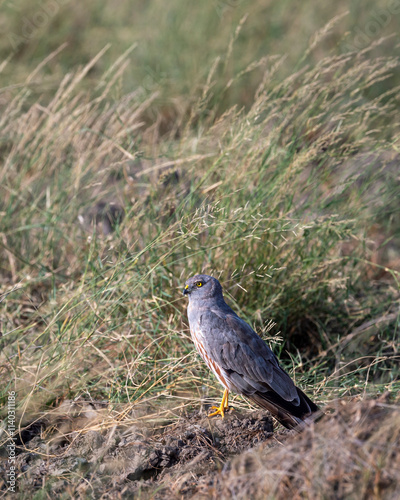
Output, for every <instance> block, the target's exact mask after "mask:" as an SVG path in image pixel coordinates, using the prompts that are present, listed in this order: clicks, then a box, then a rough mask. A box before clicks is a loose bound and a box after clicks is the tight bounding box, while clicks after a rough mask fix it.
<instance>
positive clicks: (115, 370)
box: [0, 50, 398, 420]
mask: <svg viewBox="0 0 400 500" xmlns="http://www.w3.org/2000/svg"><path fill="white" fill-rule="evenodd" d="M101 55H102V54H99V55H98V57H96V58H95V59H93V61H92V62H90V63H89V64H88V65H87V66H85V67H84V68H80V69H78V70H76V71H75V72H73V73H70V74H68V75H66V76H65V78H64V79H63V80H62V81H61V82H60V85H59V88H58V89H57V91H56V92H55V93H54V95H52V97H51V99H50V100H48V99H47V100H46V103H42V102H41V99H38V100H37V101H36V102H34V103H33V104H30V103H29V102H28V101H27V96H28V94H29V78H28V81H27V84H26V86H23V87H22V89H20V90H18V91H17V92H16V94H15V97H14V99H13V100H12V101H11V102H10V103H9V105H8V106H7V108H6V109H5V111H4V113H3V115H2V142H3V145H4V146H3V160H2V161H3V163H2V166H1V179H0V182H1V186H2V199H1V210H2V213H3V227H2V235H1V242H0V244H1V245H2V261H3V265H2V268H1V270H0V272H1V274H2V276H3V283H4V284H6V286H5V287H4V292H7V289H10V288H12V287H14V286H15V285H16V284H18V290H14V291H13V292H12V293H10V294H9V295H7V296H6V298H5V299H4V303H3V313H2V318H3V319H2V323H3V325H2V328H3V330H4V332H5V333H4V334H3V338H2V339H1V343H2V353H1V358H2V376H3V379H4V380H7V381H8V383H6V384H5V386H4V392H3V398H6V395H7V391H8V390H10V389H11V388H12V389H13V390H16V392H17V393H18V404H19V407H20V411H21V412H22V414H23V416H24V419H25V420H27V419H30V418H32V415H35V414H37V413H38V412H40V411H45V409H46V407H48V406H52V405H57V404H58V402H59V401H60V400H62V399H64V398H75V397H78V396H81V395H87V396H88V397H91V398H94V399H105V400H109V401H110V402H112V403H114V404H124V403H127V402H128V403H131V404H135V403H137V402H139V401H143V400H144V399H146V398H153V397H154V396H155V395H160V394H165V395H168V396H174V395H179V394H183V393H184V394H187V392H188V391H191V392H194V393H196V392H197V394H198V395H200V394H201V387H202V386H204V385H206V386H207V385H209V384H210V382H209V381H211V379H210V378H209V377H210V375H209V373H208V371H207V370H206V368H205V367H204V366H203V365H202V364H201V363H200V362H199V360H198V358H197V357H195V356H194V355H192V354H191V353H192V349H193V346H192V344H191V341H190V337H189V333H188V328H187V325H186V323H185V302H184V300H183V299H182V298H181V296H180V288H181V285H182V283H183V281H184V280H185V279H186V278H187V277H188V276H189V275H193V274H195V273H197V272H200V271H203V272H208V273H213V274H214V275H216V276H217V277H219V278H220V279H221V281H222V283H223V285H224V288H225V291H226V294H227V295H228V297H229V299H230V300H231V302H233V304H234V307H235V308H236V310H238V311H239V312H240V314H241V315H242V316H244V317H246V318H247V319H248V320H249V321H250V322H251V323H252V324H253V325H254V326H255V328H256V329H257V330H258V331H259V332H260V333H262V331H263V329H264V325H265V323H266V322H268V321H269V320H270V319H273V320H274V321H276V323H277V329H276V331H274V332H273V333H274V334H276V333H278V331H279V330H280V332H281V336H282V338H284V339H285V342H281V343H280V344H279V347H278V349H276V350H277V351H278V352H279V351H280V355H281V357H282V358H285V357H286V364H287V367H288V369H289V370H291V368H292V367H293V368H295V370H296V376H297V377H298V379H299V380H300V381H301V382H303V383H304V384H305V385H307V386H308V387H309V390H308V392H309V393H310V392H312V388H314V390H315V395H314V396H315V398H316V399H319V400H321V401H324V400H326V399H329V397H330V395H332V393H333V392H334V391H338V390H339V391H340V390H341V391H342V392H346V391H350V390H351V391H356V392H359V391H364V390H368V391H371V392H377V391H380V390H382V387H384V386H385V385H386V384H391V385H390V387H391V388H393V389H394V390H398V386H397V385H396V384H395V380H396V379H397V378H398V367H397V366H398V363H396V360H398V348H397V347H396V345H395V335H396V332H395V327H394V326H393V324H394V323H395V321H396V319H397V316H396V315H395V313H394V312H393V311H391V312H390V318H391V319H390V321H389V322H388V324H387V327H386V328H385V330H384V333H382V336H383V337H384V342H382V341H381V340H379V341H378V340H377V345H378V347H377V351H379V349H381V351H380V352H381V356H380V357H379V358H376V359H379V362H377V361H376V359H375V360H373V359H371V360H369V361H368V363H360V364H358V365H356V366H355V368H354V369H352V370H351V375H352V376H349V375H348V376H346V377H333V374H337V370H338V366H337V365H338V360H337V358H335V356H334V355H333V354H331V353H333V350H334V346H335V345H336V343H337V342H340V339H341V338H342V337H344V336H345V335H348V334H350V335H351V334H352V330H353V329H354V328H355V327H357V326H358V325H361V324H364V323H365V322H366V321H368V320H370V319H371V317H374V316H375V315H376V314H377V311H378V309H379V307H378V306H377V305H376V304H373V301H372V302H371V300H370V298H369V297H368V296H367V294H366V288H365V275H366V271H367V267H368V263H367V259H366V257H367V256H366V250H365V246H364V242H365V235H366V234H368V229H369V227H371V225H372V222H375V215H376V210H375V208H374V206H375V204H376V203H378V200H379V204H380V206H381V205H382V199H385V196H386V193H387V192H389V188H388V186H387V184H386V183H385V181H384V178H383V174H384V172H385V171H386V168H387V163H385V162H378V160H377V164H376V165H375V167H376V168H370V169H369V170H367V171H364V172H363V173H362V176H361V175H360V173H359V172H357V162H358V161H359V158H358V155H359V154H361V153H364V152H366V151H367V152H370V151H372V152H381V151H383V150H384V151H389V152H390V154H392V155H397V153H396V143H395V139H393V138H392V136H391V135H390V134H387V133H384V134H382V133H381V132H380V131H379V130H377V129H375V126H376V124H379V123H383V122H385V121H386V122H387V123H391V127H392V130H393V137H395V133H396V132H397V130H398V128H397V127H398V125H397V123H396V106H397V100H396V95H395V94H394V93H391V92H389V93H385V94H379V93H378V95H377V96H376V97H374V98H373V99H368V98H366V97H365V93H366V92H367V91H368V90H371V88H374V89H375V85H376V82H380V81H382V80H384V79H385V78H388V77H390V75H391V72H392V71H393V70H394V69H395V68H396V67H397V64H398V61H397V60H396V59H395V58H394V57H387V58H376V59H373V58H372V56H371V53H370V51H369V50H364V51H361V52H359V53H346V54H344V55H341V56H331V57H327V58H324V59H322V60H321V61H320V62H319V63H318V64H316V65H315V67H313V68H310V67H307V66H304V67H301V68H299V69H298V70H297V71H296V72H295V73H293V74H292V75H290V76H289V77H287V78H283V79H280V78H279V77H278V76H277V74H276V73H275V71H276V68H277V67H278V64H279V60H278V59H274V60H271V61H270V62H268V61H267V70H266V72H265V74H264V75H263V76H262V78H261V79H260V82H259V86H258V88H257V89H256V91H255V95H254V98H253V103H252V105H251V106H250V107H249V108H248V109H243V110H238V109H236V108H232V109H229V110H227V111H226V112H225V113H224V114H222V115H220V113H219V110H217V109H216V107H217V104H214V105H213V104H212V103H213V79H214V78H216V76H215V75H216V73H215V71H216V69H217V66H218V63H217V65H216V66H215V67H214V68H213V69H212V71H211V72H210V74H209V77H208V79H207V80H206V84H205V85H204V86H203V91H202V94H201V96H200V98H199V99H198V100H197V101H196V104H195V105H193V107H192V109H191V110H190V113H189V115H188V118H187V121H186V122H182V124H181V126H180V127H179V130H178V131H177V130H175V131H174V134H172V135H171V136H164V138H162V137H161V136H162V134H161V133H159V132H160V131H159V129H157V125H155V126H154V125H152V126H148V125H147V122H146V120H144V119H143V114H144V113H145V112H146V111H147V110H148V109H150V108H151V106H152V100H153V98H154V97H155V96H152V97H150V98H148V99H146V100H143V96H142V95H138V94H135V93H133V94H130V95H127V96H126V95H121V94H120V93H119V90H118V89H119V88H120V87H119V82H120V79H121V78H122V74H123V71H124V68H125V59H124V58H121V59H120V60H119V62H118V64H116V65H115V66H114V67H113V70H112V71H108V72H107V73H106V75H105V76H104V78H100V79H99V82H98V85H97V88H96V89H95V90H93V91H83V90H82V87H81V83H82V81H84V80H85V78H86V76H87V74H88V72H89V71H90V69H91V68H93V67H94V65H95V63H96V62H97V61H98V60H99V58H100V57H101ZM54 57H57V54H55V55H54ZM50 59H51V58H49V59H48V60H50ZM255 64H257V63H255ZM41 70H42V68H41V67H40V68H38V70H37V74H39V73H40V71H41ZM230 85H231V80H230V79H229V80H228V81H227V82H226V85H225V86H226V88H229V86H230ZM213 106H214V107H213ZM205 110H206V111H207V112H205ZM177 132H179V134H177ZM177 135H178V136H179V137H178V138H177ZM155 137H156V138H157V140H155V139H154V138H155ZM379 161H380V160H379ZM349 164H352V165H353V169H349V168H348V165H349ZM349 172H350V175H349ZM377 179H378V181H379V185H380V189H379V190H378V191H377V190H374V189H372V186H374V185H375V182H376V181H377ZM357 183H358V184H357ZM360 184H361V189H360V187H359V185H360ZM109 199H111V200H117V201H118V202H119V203H120V204H121V205H122V206H123V207H124V211H125V217H124V220H123V222H121V223H120V224H119V225H117V227H116V230H115V232H114V233H113V234H112V235H110V236H107V237H105V236H102V235H101V234H99V233H98V232H97V230H96V228H95V227H93V232H92V233H91V234H89V233H88V232H86V231H85V229H83V228H82V227H81V226H80V224H79V223H78V216H79V215H81V214H85V213H86V212H88V211H90V210H92V209H93V206H95V205H96V203H98V202H101V201H103V200H109ZM349 242H352V245H351V251H348V252H347V253H345V252H344V245H345V244H349ZM391 273H392V281H390V282H389V284H386V285H382V286H385V293H383V294H382V300H383V305H382V306H381V310H380V312H379V314H382V309H385V307H386V309H388V308H389V303H390V302H391V301H392V300H393V298H396V300H398V289H397V276H398V273H397V271H395V270H393V271H391ZM7 286H8V288H7ZM369 293H375V291H373V292H369ZM378 337H379V335H378ZM382 346H385V347H382ZM387 346H392V350H391V352H390V353H389V354H390V355H383V350H384V348H385V349H386V347H387ZM287 350H289V351H290V352H291V353H292V358H291V359H290V358H289V356H288V355H287V354H286V352H287ZM296 350H297V354H294V353H295V352H296ZM377 351H375V352H374V353H373V354H368V355H374V356H376V354H377ZM323 353H329V356H328V357H326V356H323V355H322V354H323ZM342 354H343V359H342V358H341V359H340V360H339V361H340V363H347V362H348V358H349V357H351V358H353V357H354V355H353V353H351V352H348V353H347V354H346V351H345V350H343V351H342ZM382 366H385V372H383V370H381V367H382ZM339 368H340V367H339ZM378 368H379V370H378ZM335 370H336V371H335ZM371 370H372V371H371ZM378 371H379V373H378ZM371 373H372V374H373V375H374V376H375V375H376V377H377V383H378V385H376V386H373V385H372V383H371V382H372V381H373V380H371V377H370V375H371ZM366 374H367V375H366ZM332 377H333V378H332ZM378 379H379V380H378ZM332 380H333V382H332ZM365 380H368V382H369V383H368V384H367V385H363V381H365ZM327 381H328V382H331V384H329V383H327ZM360 383H361V385H360ZM335 384H338V385H339V387H337V386H336V385H335ZM199 397H200V396H199Z"/></svg>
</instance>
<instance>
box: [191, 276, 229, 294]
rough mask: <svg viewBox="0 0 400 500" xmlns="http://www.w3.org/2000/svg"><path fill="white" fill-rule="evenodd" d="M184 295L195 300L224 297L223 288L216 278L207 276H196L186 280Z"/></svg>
mask: <svg viewBox="0 0 400 500" xmlns="http://www.w3.org/2000/svg"><path fill="white" fill-rule="evenodd" d="M183 294H184V295H189V297H190V298H193V299H194V298H198V299H208V298H211V297H219V296H222V287H221V285H220V283H219V281H218V280H217V279H216V278H213V277H212V276H207V274H196V275H195V276H193V277H192V278H189V279H188V280H186V283H185V288H184V289H183Z"/></svg>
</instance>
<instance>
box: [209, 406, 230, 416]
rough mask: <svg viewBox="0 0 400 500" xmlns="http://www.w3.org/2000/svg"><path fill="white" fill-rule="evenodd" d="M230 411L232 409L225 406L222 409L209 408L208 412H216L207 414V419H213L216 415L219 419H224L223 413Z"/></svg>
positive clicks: (217, 407)
mask: <svg viewBox="0 0 400 500" xmlns="http://www.w3.org/2000/svg"><path fill="white" fill-rule="evenodd" d="M231 409H232V408H230V407H229V406H225V407H223V406H211V408H210V410H216V411H214V412H213V413H210V414H208V415H207V417H208V418H210V417H215V416H216V415H221V417H222V418H224V416H225V412H228V411H229V410H231Z"/></svg>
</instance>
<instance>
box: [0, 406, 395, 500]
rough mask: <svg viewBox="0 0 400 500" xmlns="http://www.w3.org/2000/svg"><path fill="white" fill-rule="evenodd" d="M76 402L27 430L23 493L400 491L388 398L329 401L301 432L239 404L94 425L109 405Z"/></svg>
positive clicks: (380, 494)
mask: <svg viewBox="0 0 400 500" xmlns="http://www.w3.org/2000/svg"><path fill="white" fill-rule="evenodd" d="M68 404H69V409H68V415H67V416H66V412H65V410H66V407H67V406H68V405H66V404H64V405H62V406H63V408H61V407H60V411H59V412H58V415H57V416H56V417H55V418H53V420H52V421H50V419H49V420H47V421H42V422H40V423H36V425H35V426H34V427H32V428H31V430H30V431H29V432H28V431H27V432H26V433H25V435H24V440H25V444H24V445H22V444H20V446H19V450H20V452H19V455H18V457H17V488H18V492H19V495H18V496H19V497H20V498H25V497H26V496H27V495H29V496H30V497H32V496H33V494H34V492H35V490H39V489H44V490H45V491H47V492H48V493H49V494H50V495H51V496H54V495H56V496H58V495H61V494H62V493H66V492H68V495H70V496H71V497H73V498H110V499H111V498H132V497H135V496H140V498H157V499H158V498H159V499H164V498H206V497H207V498H218V499H224V498H243V499H245V498H254V499H258V498H260V499H261V498H262V499H265V498H274V499H281V498H282V499H287V498H293V499H297V498H326V499H330V498H332V499H338V498H357V499H358V498H362V499H364V498H365V499H367V498H368V499H370V498H380V499H386V498H387V499H393V500H394V499H395V498H398V497H397V496H396V492H397V493H398V487H399V480H400V445H399V438H400V408H399V406H396V405H391V404H389V403H388V402H387V400H384V399H382V400H378V401H372V400H370V401H344V400H341V401H339V402H337V403H336V404H331V405H330V406H329V408H327V414H326V415H325V416H324V417H323V418H322V419H321V420H320V421H319V422H316V423H314V424H312V425H310V426H309V427H308V428H307V429H305V430H304V431H303V432H301V433H300V434H297V433H295V432H293V431H291V432H288V431H286V430H284V431H281V432H279V433H276V434H273V433H272V430H273V428H272V421H271V419H270V418H269V417H268V415H267V414H266V413H265V412H262V411H256V412H239V411H231V412H229V413H228V414H227V416H226V418H225V419H224V420H221V419H220V418H213V419H207V418H206V417H205V416H204V415H203V414H200V413H198V412H194V413H190V414H186V415H184V416H181V417H180V418H179V419H177V420H176V419H175V420H174V421H170V422H165V421H164V422H161V421H158V422H156V424H157V427H154V423H153V425H150V424H149V423H147V424H143V423H140V422H142V421H141V420H138V423H137V425H136V424H135V425H130V426H129V427H126V426H125V427H124V426H123V425H121V424H120V425H118V426H117V425H114V426H112V427H109V428H108V429H105V430H102V429H101V428H100V427H99V426H98V425H97V424H96V425H94V422H95V420H96V416H98V414H100V413H101V412H104V411H105V409H104V408H101V405H100V407H94V406H93V404H89V403H80V404H79V406H78V405H76V404H75V403H68ZM61 410H62V411H61ZM63 414H64V416H63ZM88 422H92V423H93V425H88ZM83 429H84V430H83ZM27 440H29V441H28V442H26V441H27ZM4 457H5V454H4V452H3V457H2V458H3V459H4ZM5 465H6V463H5V460H3V461H2V465H1V468H2V472H5ZM0 484H1V483H0ZM1 489H2V491H3V492H4V493H6V490H7V487H6V483H5V482H3V483H2V484H1ZM43 493H44V492H43ZM45 497H46V495H45V496H44V497H43V498H45ZM41 498H42V497H41Z"/></svg>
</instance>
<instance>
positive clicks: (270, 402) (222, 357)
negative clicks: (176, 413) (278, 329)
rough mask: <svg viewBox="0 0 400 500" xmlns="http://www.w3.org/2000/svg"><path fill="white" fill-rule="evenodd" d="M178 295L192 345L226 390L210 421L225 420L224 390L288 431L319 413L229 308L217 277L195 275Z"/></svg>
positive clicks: (226, 398)
mask: <svg viewBox="0 0 400 500" xmlns="http://www.w3.org/2000/svg"><path fill="white" fill-rule="evenodd" d="M183 293H184V294H185V295H188V297H189V305H188V310H187V311H188V319H189V326H190V333H191V335H192V339H193V342H194V344H195V346H196V348H197V350H198V351H199V353H200V355H201V357H202V358H203V360H204V361H205V363H206V364H207V366H208V367H209V368H210V370H212V371H213V372H214V374H215V376H216V377H217V379H218V380H219V382H220V383H221V384H222V385H223V386H224V388H225V391H224V395H223V397H222V401H221V405H220V406H219V407H216V406H213V407H212V409H213V410H216V411H215V412H213V413H211V414H210V415H209V417H212V416H214V415H221V417H222V418H224V412H226V411H227V409H228V397H229V392H235V393H237V394H241V395H243V396H245V397H246V398H248V399H250V400H251V401H254V402H255V403H257V404H258V405H259V406H261V407H262V408H265V409H267V410H269V411H270V412H271V414H272V415H273V416H274V417H275V418H276V419H277V420H278V421H279V422H280V423H281V424H283V425H284V426H285V427H287V428H288V429H291V428H294V427H297V426H298V425H302V424H303V422H304V421H305V420H306V419H307V418H308V417H310V416H311V415H312V414H313V413H314V412H317V411H318V410H319V408H318V406H317V405H316V404H315V403H313V402H312V401H311V399H310V398H308V397H307V396H306V395H305V394H304V392H302V391H301V390H300V389H299V388H298V387H296V386H295V384H294V382H293V380H292V379H291V378H290V377H289V375H288V374H287V373H286V372H285V371H284V370H283V369H282V368H281V367H280V366H279V362H278V359H277V357H276V356H275V355H274V353H273V352H272V351H271V349H270V348H269V347H268V346H267V344H266V343H265V342H264V341H263V340H262V339H261V338H260V337H259V336H258V335H257V334H256V332H255V331H254V330H253V329H252V328H251V327H250V326H249V325H248V324H247V323H246V322H245V321H243V320H242V319H240V318H239V316H238V315H237V314H236V313H235V312H234V311H233V310H232V309H231V308H230V307H229V306H228V304H227V303H226V302H225V300H224V297H223V294H222V287H221V285H220V283H219V281H218V280H217V279H215V278H213V277H212V276H207V275H206V274H197V275H196V276H193V277H192V278H189V279H188V280H187V281H186V283H185V288H184V290H183Z"/></svg>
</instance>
